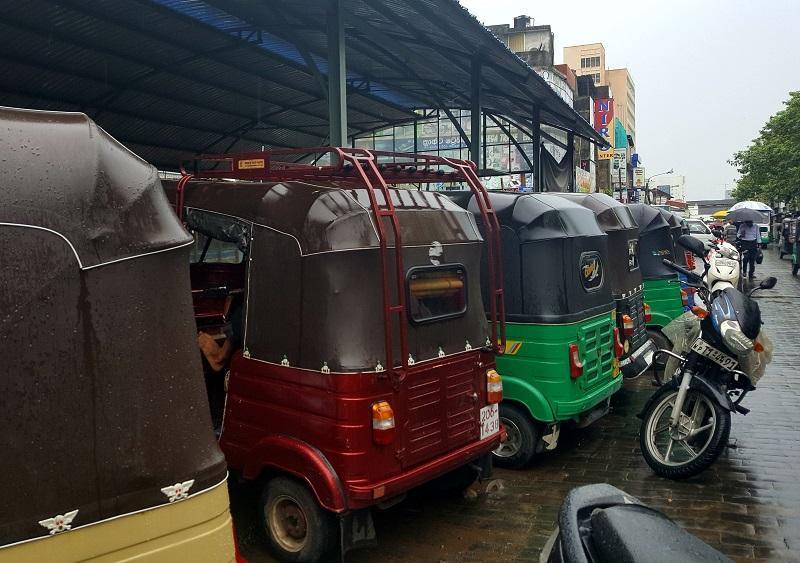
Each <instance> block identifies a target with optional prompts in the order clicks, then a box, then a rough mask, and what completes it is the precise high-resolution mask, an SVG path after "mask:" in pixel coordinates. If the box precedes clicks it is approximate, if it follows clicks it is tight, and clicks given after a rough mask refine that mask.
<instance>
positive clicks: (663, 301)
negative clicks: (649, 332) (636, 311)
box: [643, 276, 684, 328]
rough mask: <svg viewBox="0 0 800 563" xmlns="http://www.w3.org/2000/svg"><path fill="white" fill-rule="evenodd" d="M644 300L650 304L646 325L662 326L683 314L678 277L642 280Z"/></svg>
mask: <svg viewBox="0 0 800 563" xmlns="http://www.w3.org/2000/svg"><path fill="white" fill-rule="evenodd" d="M643 284H644V302H645V303H647V304H648V305H650V315H651V317H652V318H651V319H650V322H649V323H647V326H650V327H658V328H664V327H665V326H667V325H668V324H669V323H670V321H672V320H673V319H675V318H677V317H679V316H680V315H682V314H683V312H684V309H683V300H682V299H681V285H680V284H679V283H678V277H677V276H676V277H675V278H665V279H654V280H644V282H643Z"/></svg>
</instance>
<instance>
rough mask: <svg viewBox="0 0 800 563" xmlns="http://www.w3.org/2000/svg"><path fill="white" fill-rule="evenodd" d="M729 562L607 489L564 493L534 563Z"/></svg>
mask: <svg viewBox="0 0 800 563" xmlns="http://www.w3.org/2000/svg"><path fill="white" fill-rule="evenodd" d="M656 561H658V562H661V561H680V562H681V563H695V562H697V563H699V562H703V563H706V562H714V561H717V562H722V561H725V562H730V559H728V558H727V557H725V556H724V555H723V554H722V553H720V552H719V551H717V550H716V549H714V548H712V547H711V546H709V545H708V544H706V543H704V542H702V541H701V540H699V539H698V538H696V537H694V536H693V535H691V534H690V533H689V532H687V531H686V530H684V529H683V528H681V527H680V526H678V525H677V524H676V523H675V522H673V521H672V520H670V519H669V518H667V517H666V516H664V515H663V514H662V513H661V512H659V511H657V510H654V509H652V508H650V507H649V506H647V505H645V504H644V503H642V502H641V501H640V500H638V499H637V498H635V497H632V496H631V495H629V494H627V493H625V492H624V491H621V490H619V489H617V488H616V487H612V486H611V485H607V484H605V483H598V484H596V485H585V486H583V487H578V488H576V489H573V490H572V491H570V492H569V494H568V495H567V496H566V498H565V499H564V503H563V504H562V505H561V510H560V511H559V515H558V527H557V528H556V530H555V531H554V532H553V534H552V535H551V536H550V539H549V540H548V541H547V543H546V544H545V546H544V549H543V550H542V553H541V555H540V556H539V563H590V562H591V563H600V562H603V563H606V562H608V563H612V562H613V563H628V562H630V563H633V562H636V563H651V562H652V563H654V562H656Z"/></svg>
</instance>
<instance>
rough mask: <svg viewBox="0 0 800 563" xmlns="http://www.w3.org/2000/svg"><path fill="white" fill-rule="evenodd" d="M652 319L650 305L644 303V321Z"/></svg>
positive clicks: (647, 321)
mask: <svg viewBox="0 0 800 563" xmlns="http://www.w3.org/2000/svg"><path fill="white" fill-rule="evenodd" d="M652 320H653V314H652V313H651V312H650V305H648V304H647V303H645V304H644V322H646V323H649V322H650V321H652Z"/></svg>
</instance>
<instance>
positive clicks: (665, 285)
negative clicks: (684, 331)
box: [628, 203, 684, 358]
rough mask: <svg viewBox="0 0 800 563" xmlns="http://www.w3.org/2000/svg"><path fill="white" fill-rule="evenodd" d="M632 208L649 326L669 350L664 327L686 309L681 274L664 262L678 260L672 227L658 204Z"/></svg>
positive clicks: (659, 341)
mask: <svg viewBox="0 0 800 563" xmlns="http://www.w3.org/2000/svg"><path fill="white" fill-rule="evenodd" d="M628 208H629V209H630V210H631V213H632V214H633V218H634V219H635V220H636V223H637V224H638V225H639V266H640V268H641V271H642V281H643V283H644V300H645V301H646V302H647V304H648V305H650V321H648V323H647V329H648V332H649V333H650V338H652V339H653V341H654V342H655V344H656V346H657V347H658V348H659V349H662V348H668V349H669V348H671V345H670V343H669V340H667V338H666V337H665V336H664V335H663V333H662V332H661V329H663V328H664V327H665V326H667V325H668V324H669V323H670V322H671V321H672V320H673V319H674V318H676V317H678V316H680V315H682V314H683V312H684V308H683V298H682V296H681V284H680V280H679V279H678V275H677V274H676V273H675V271H674V270H671V269H670V268H668V267H667V266H666V265H664V263H663V262H662V260H663V259H664V258H666V259H668V260H672V261H674V260H675V252H674V246H673V242H672V234H671V227H670V224H669V222H668V221H667V220H666V219H665V218H664V216H663V215H662V213H661V211H660V210H658V209H657V208H655V207H652V206H650V205H646V204H644V203H631V204H628ZM661 358H663V355H662V356H661Z"/></svg>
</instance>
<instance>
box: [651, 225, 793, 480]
mask: <svg viewBox="0 0 800 563" xmlns="http://www.w3.org/2000/svg"><path fill="white" fill-rule="evenodd" d="M678 243H679V244H680V245H681V246H683V247H684V248H686V249H687V250H689V251H690V252H692V254H694V255H695V256H697V257H699V258H700V259H702V260H703V263H704V266H705V274H704V275H703V276H700V275H698V274H696V273H695V272H690V271H689V270H687V269H685V268H682V267H681V266H679V265H677V264H674V263H673V262H671V261H669V260H666V259H664V261H663V262H664V264H665V265H667V266H668V267H669V268H672V269H674V270H676V271H679V272H681V273H683V274H685V275H686V277H687V278H688V281H689V285H690V286H692V287H694V288H695V289H697V295H699V296H700V297H701V299H702V300H703V302H704V303H705V304H706V306H707V309H705V310H703V309H700V308H697V307H696V308H695V311H694V312H695V314H696V315H697V316H698V317H700V320H699V335H698V336H697V337H696V338H695V339H694V340H693V341H692V343H691V345H690V346H689V348H688V350H687V351H686V352H685V355H681V354H677V353H675V352H674V351H669V350H658V351H657V352H656V354H657V355H658V354H666V355H668V356H670V357H672V358H674V359H675V360H677V363H678V368H677V369H676V370H675V371H674V375H673V376H672V379H671V380H670V381H669V382H667V383H666V384H664V385H663V386H662V387H660V388H659V389H658V391H656V393H655V394H654V395H653V396H652V397H650V399H649V401H648V402H647V404H646V405H645V407H644V409H643V410H642V412H641V413H640V415H639V417H640V418H641V419H642V424H641V428H640V432H639V440H640V446H641V451H642V456H643V457H644V459H645V461H646V462H647V464H648V465H649V466H650V467H651V468H652V469H653V471H654V472H655V473H656V474H658V475H661V476H662V477H668V478H671V479H685V478H687V477H692V476H694V475H697V474H698V473H701V472H702V471H704V470H705V469H707V468H708V467H709V466H710V465H711V464H712V463H714V461H716V459H717V457H719V454H720V453H721V452H722V450H723V449H724V448H725V446H727V444H728V437H729V435H730V428H731V413H732V412H738V413H741V414H743V415H746V414H747V413H748V412H750V411H749V409H747V408H745V407H743V406H742V405H741V402H742V400H743V399H744V398H745V396H746V395H747V394H748V393H749V392H750V391H753V390H754V389H755V386H754V385H753V383H752V380H751V375H753V374H752V373H747V371H746V370H747V369H748V367H747V366H750V367H752V366H754V365H757V363H758V362H753V361H750V356H749V355H750V354H752V353H754V352H755V353H760V352H763V350H764V345H763V344H762V343H761V342H759V335H760V333H761V324H762V323H761V312H760V310H759V307H758V304H757V303H756V302H755V300H753V299H751V296H752V294H753V293H754V292H755V291H758V290H763V289H772V288H773V287H775V284H776V283H777V280H776V279H775V278H774V277H769V278H766V279H765V280H763V281H762V282H761V284H760V285H759V286H758V287H756V288H754V289H752V290H751V291H750V292H749V293H748V294H746V295H745V294H744V293H742V292H740V291H739V290H738V289H736V287H735V284H736V282H737V281H738V277H739V276H738V272H739V264H738V262H737V261H735V260H733V259H732V258H730V257H728V256H727V255H726V254H725V253H723V252H718V251H712V253H710V257H709V258H708V259H707V258H706V256H705V249H704V246H703V243H702V242H701V241H700V240H698V239H695V238H693V237H691V236H689V235H683V236H681V237H680V238H679V239H678ZM764 339H765V340H766V337H764ZM742 362H744V363H745V364H747V365H746V366H745V365H740V364H741V363H742ZM740 367H743V368H744V370H743V369H737V368H740ZM759 369H763V363H762V365H761V367H760V368H759ZM751 371H753V370H752V369H751Z"/></svg>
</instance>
